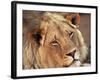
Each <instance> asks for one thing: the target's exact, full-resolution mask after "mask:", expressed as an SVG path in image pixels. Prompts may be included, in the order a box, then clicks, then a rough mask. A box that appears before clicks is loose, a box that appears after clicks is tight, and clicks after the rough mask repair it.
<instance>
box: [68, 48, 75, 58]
mask: <svg viewBox="0 0 100 80" xmlns="http://www.w3.org/2000/svg"><path fill="white" fill-rule="evenodd" d="M75 52H76V50H73V51H71V52H69V53H68V54H66V55H67V56H72V57H73V58H74V55H75Z"/></svg>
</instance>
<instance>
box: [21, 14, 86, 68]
mask: <svg viewBox="0 0 100 80" xmlns="http://www.w3.org/2000/svg"><path fill="white" fill-rule="evenodd" d="M79 23H80V15H79V14H71V15H68V14H67V15H65V14H58V13H53V12H45V13H44V14H43V15H42V18H41V20H40V25H39V26H38V27H35V28H33V29H31V30H29V31H28V32H27V34H26V40H25V41H24V46H23V60H22V61H23V69H41V68H60V67H79V66H82V64H84V61H85V59H86V57H87V54H88V51H87V50H88V49H87V46H86V44H85V41H84V38H83V36H82V33H81V32H80V30H79V29H78V28H79Z"/></svg>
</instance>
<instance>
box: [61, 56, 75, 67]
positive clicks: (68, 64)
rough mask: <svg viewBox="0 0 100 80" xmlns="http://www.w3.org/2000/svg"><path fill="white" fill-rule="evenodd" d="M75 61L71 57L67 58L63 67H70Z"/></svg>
mask: <svg viewBox="0 0 100 80" xmlns="http://www.w3.org/2000/svg"><path fill="white" fill-rule="evenodd" d="M73 60H74V59H73V58H72V57H70V56H68V57H66V58H65V59H64V63H63V66H70V65H71V64H72V62H73Z"/></svg>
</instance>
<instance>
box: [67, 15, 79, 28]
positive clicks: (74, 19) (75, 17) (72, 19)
mask: <svg viewBox="0 0 100 80" xmlns="http://www.w3.org/2000/svg"><path fill="white" fill-rule="evenodd" d="M66 19H67V20H69V21H70V22H71V23H72V24H74V25H76V26H79V24H80V15H79V14H68V15H67V16H66Z"/></svg>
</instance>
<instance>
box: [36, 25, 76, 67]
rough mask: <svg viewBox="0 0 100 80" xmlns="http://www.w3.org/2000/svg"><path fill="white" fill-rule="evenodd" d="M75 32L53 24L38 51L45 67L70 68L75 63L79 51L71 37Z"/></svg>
mask: <svg viewBox="0 0 100 80" xmlns="http://www.w3.org/2000/svg"><path fill="white" fill-rule="evenodd" d="M73 34H74V32H73V31H69V32H68V31H67V28H63V26H62V28H61V27H59V26H56V24H51V26H50V27H49V26H48V29H47V30H46V34H44V35H43V36H45V37H42V39H41V43H42V42H43V44H41V46H40V47H39V49H38V51H39V52H38V53H39V55H40V59H41V63H43V64H42V65H44V66H45V67H62V66H69V65H71V64H72V63H73V61H74V56H75V53H77V51H78V49H77V47H76V45H75V44H74V43H73V41H72V39H71V37H72V36H73Z"/></svg>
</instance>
